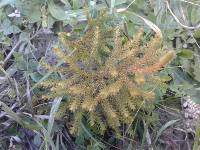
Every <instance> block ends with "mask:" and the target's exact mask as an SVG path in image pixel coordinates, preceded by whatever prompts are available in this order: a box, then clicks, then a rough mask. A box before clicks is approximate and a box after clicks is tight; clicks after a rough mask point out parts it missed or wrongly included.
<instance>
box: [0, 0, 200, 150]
mask: <svg viewBox="0 0 200 150" xmlns="http://www.w3.org/2000/svg"><path fill="white" fill-rule="evenodd" d="M85 10H89V13H90V14H91V15H92V16H95V15H96V14H98V12H99V11H101V10H104V11H106V12H107V13H109V14H111V15H113V16H115V18H118V20H123V23H124V28H125V29H126V30H125V34H126V35H131V36H132V35H135V33H136V32H137V31H138V30H139V29H140V28H143V29H144V32H145V36H144V39H150V37H152V36H153V35H154V34H155V32H156V33H157V34H159V35H160V36H162V38H163V47H164V48H166V49H171V50H175V51H176V55H177V58H176V59H175V60H174V61H173V62H172V63H171V64H170V65H168V66H166V67H165V69H163V70H162V71H160V77H161V78H162V79H163V80H164V81H165V83H167V85H168V88H167V91H166V92H165V93H163V92H162V91H161V92H158V93H157V97H158V98H157V100H156V102H155V104H154V107H155V108H154V109H153V110H152V111H151V113H154V114H155V115H156V116H157V117H154V118H152V119H154V120H153V124H152V123H150V122H151V121H152V120H151V121H149V122H148V121H146V120H147V118H149V116H148V115H146V116H142V117H143V118H142V119H140V120H137V119H135V121H134V123H133V131H134V132H133V133H132V135H131V136H125V135H124V136H122V137H117V136H116V134H115V133H114V132H113V131H112V130H110V131H107V132H106V134H105V135H104V136H102V135H100V134H98V133H96V132H95V131H94V129H92V128H91V127H90V126H88V124H87V123H82V124H81V133H80V134H79V135H76V136H75V135H73V134H71V133H70V132H69V127H70V126H71V124H72V122H71V120H69V119H66V118H67V117H66V116H68V115H70V114H65V113H63V112H61V111H59V110H61V109H60V108H61V107H65V105H63V103H62V99H61V98H55V99H52V101H45V100H43V99H42V98H41V95H43V94H44V93H45V94H47V93H46V92H47V91H45V90H42V89H41V87H40V84H41V83H42V82H43V81H45V80H46V79H48V78H49V77H50V76H52V72H49V71H46V70H44V69H42V67H41V59H43V58H44V59H45V60H46V61H47V62H48V63H50V64H52V65H60V64H59V63H58V62H57V58H56V57H55V55H54V54H53V52H52V48H53V47H55V46H58V45H59V44H60V43H59V40H58V36H57V35H58V34H59V33H60V32H66V33H71V31H75V32H76V33H80V34H82V33H83V31H84V30H85V29H86V28H87V26H88V22H87V19H88V18H87V15H86V11H85ZM116 23H117V22H116ZM199 42H200V1H198V0H188V1H187V0H133V1H131V0H102V1H101V0H98V1H83V0H0V149H2V150H6V149H10V150H14V149H19V150H20V149H31V150H38V149H53V150H54V149H55V150H60V149H70V150H71V149H83V150H84V149H88V150H90V149H91V150H93V149H94V150H96V149H123V150H132V149H133V150H134V149H161V150H162V149H172V150H176V149H180V150H190V149H193V150H198V149H200V147H199V137H200V127H199V119H200V111H199V109H200V86H199V85H200V64H199V63H200V46H199ZM66 107H67V106H66ZM138 112H140V110H138ZM141 114H145V113H141V112H140V113H136V116H137V117H139V116H140V115H141ZM60 115H65V116H63V118H62V119H58V116H60ZM137 117H136V118H137ZM140 118H141V117H140Z"/></svg>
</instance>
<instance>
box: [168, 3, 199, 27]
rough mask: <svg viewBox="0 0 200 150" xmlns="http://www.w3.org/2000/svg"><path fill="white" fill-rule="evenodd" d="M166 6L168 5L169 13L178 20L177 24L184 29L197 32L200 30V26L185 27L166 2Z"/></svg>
mask: <svg viewBox="0 0 200 150" xmlns="http://www.w3.org/2000/svg"><path fill="white" fill-rule="evenodd" d="M165 2H166V5H167V9H168V10H169V12H170V13H171V15H172V16H173V17H174V19H175V20H176V22H177V23H178V24H179V25H180V26H182V27H183V28H186V29H189V30H196V29H199V28H200V24H198V25H196V26H187V25H184V24H182V23H181V22H180V20H179V19H178V18H177V17H176V15H175V14H174V13H173V11H172V10H171V8H170V6H169V2H168V1H167V0H166V1H165Z"/></svg>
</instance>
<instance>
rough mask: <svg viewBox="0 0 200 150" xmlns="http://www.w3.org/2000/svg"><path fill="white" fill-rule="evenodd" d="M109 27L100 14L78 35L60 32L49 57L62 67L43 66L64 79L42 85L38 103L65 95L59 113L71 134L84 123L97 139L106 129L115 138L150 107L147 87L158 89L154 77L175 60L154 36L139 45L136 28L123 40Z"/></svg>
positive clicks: (140, 34) (118, 29)
mask: <svg viewBox="0 0 200 150" xmlns="http://www.w3.org/2000/svg"><path fill="white" fill-rule="evenodd" d="M110 22H112V21H111V19H110V17H108V16H107V15H101V17H97V18H96V19H89V21H88V27H87V30H86V31H85V33H84V35H83V36H79V37H78V36H76V35H75V33H71V35H69V34H68V33H60V34H59V38H60V41H61V42H62V44H63V45H64V50H63V49H60V48H54V52H55V54H56V55H57V57H58V58H59V59H60V60H62V61H63V62H64V63H66V64H67V67H66V66H65V67H55V66H50V65H48V64H45V65H44V66H45V68H46V69H47V70H49V71H54V72H60V73H61V74H64V75H65V76H64V77H62V78H60V79H52V78H51V79H49V80H47V81H45V82H43V83H42V86H43V87H45V88H48V89H49V93H48V94H46V95H44V96H43V98H45V99H51V98H54V97H63V96H68V101H67V102H66V104H65V105H64V106H65V107H61V109H62V111H61V112H63V110H67V111H70V112H72V114H73V125H72V128H71V132H72V133H76V134H78V133H79V132H80V128H81V126H80V124H81V122H82V121H83V120H87V121H88V122H89V125H90V126H92V127H95V128H97V129H99V131H100V133H101V134H103V133H104V132H105V130H106V129H107V128H112V129H113V130H114V131H116V133H119V134H120V127H121V125H122V124H127V125H129V124H130V123H131V122H132V121H133V119H134V118H133V116H134V115H135V113H136V111H137V110H138V109H142V110H144V111H145V110H146V109H148V108H149V105H151V104H153V103H154V99H155V92H154V88H153V87H155V86H159V85H162V84H164V83H163V82H162V80H161V79H160V78H159V77H158V75H157V73H158V72H159V70H161V69H162V68H163V67H164V66H165V65H166V64H168V63H169V62H170V61H171V60H172V59H173V58H174V57H175V52H174V51H166V50H163V49H162V39H161V37H160V36H159V35H157V34H156V35H154V36H153V37H152V38H151V39H150V40H149V41H147V42H146V43H144V42H143V41H142V40H141V39H142V37H143V34H144V32H143V29H140V30H139V31H138V32H137V33H136V34H135V35H133V38H130V39H128V38H124V37H125V36H124V34H123V29H122V26H121V25H120V24H117V25H114V27H113V25H112V27H111V25H110ZM66 76H67V77H66ZM149 85H154V86H149Z"/></svg>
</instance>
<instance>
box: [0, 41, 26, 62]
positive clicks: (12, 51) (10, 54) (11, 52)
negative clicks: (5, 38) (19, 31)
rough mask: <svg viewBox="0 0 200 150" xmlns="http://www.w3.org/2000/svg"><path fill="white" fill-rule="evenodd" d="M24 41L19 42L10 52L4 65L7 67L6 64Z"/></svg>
mask: <svg viewBox="0 0 200 150" xmlns="http://www.w3.org/2000/svg"><path fill="white" fill-rule="evenodd" d="M23 41H24V40H19V41H18V42H17V43H16V45H15V46H14V47H13V48H12V50H11V51H10V53H9V54H8V55H7V57H6V58H5V59H4V62H3V65H2V66H5V64H6V63H7V61H8V60H9V59H10V57H11V56H12V54H13V53H14V51H15V50H16V49H17V48H18V46H19V45H20V44H21V43H22V42H23Z"/></svg>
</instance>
